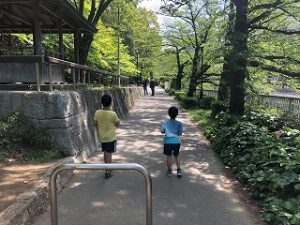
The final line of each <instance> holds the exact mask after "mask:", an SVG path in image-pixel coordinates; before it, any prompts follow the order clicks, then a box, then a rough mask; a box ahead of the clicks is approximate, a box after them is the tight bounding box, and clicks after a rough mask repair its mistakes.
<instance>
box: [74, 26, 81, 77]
mask: <svg viewBox="0 0 300 225" xmlns="http://www.w3.org/2000/svg"><path fill="white" fill-rule="evenodd" d="M79 45H80V33H79V30H75V31H74V61H75V63H77V64H79ZM79 72H80V71H79V70H78V69H76V72H75V73H76V77H77V79H78V82H80V73H79Z"/></svg>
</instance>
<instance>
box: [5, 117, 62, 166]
mask: <svg viewBox="0 0 300 225" xmlns="http://www.w3.org/2000/svg"><path fill="white" fill-rule="evenodd" d="M0 149H1V151H0V158H2V159H3V158H5V157H6V156H9V155H21V156H22V158H23V159H24V160H36V161H48V160H52V159H56V158H60V157H62V151H61V150H62V149H60V147H59V146H58V145H57V143H56V142H55V140H54V138H53V137H52V136H51V135H50V134H49V133H48V131H47V130H45V129H39V128H35V127H34V126H33V124H32V122H31V121H30V120H28V119H27V118H26V117H24V116H23V115H22V114H21V113H18V112H16V113H14V114H12V115H11V116H10V117H8V118H7V120H2V121H0Z"/></svg>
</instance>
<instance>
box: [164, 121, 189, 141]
mask: <svg viewBox="0 0 300 225" xmlns="http://www.w3.org/2000/svg"><path fill="white" fill-rule="evenodd" d="M160 131H161V132H162V133H164V134H165V137H164V144H180V143H181V140H180V137H179V136H180V135H182V132H183V125H182V122H180V121H178V120H165V121H164V122H163V123H162V126H161V129H160Z"/></svg>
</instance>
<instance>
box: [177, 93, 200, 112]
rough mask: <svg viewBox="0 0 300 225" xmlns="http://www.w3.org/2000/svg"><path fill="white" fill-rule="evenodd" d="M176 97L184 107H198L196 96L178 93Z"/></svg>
mask: <svg viewBox="0 0 300 225" xmlns="http://www.w3.org/2000/svg"><path fill="white" fill-rule="evenodd" d="M176 99H177V100H178V101H179V102H180V104H181V105H182V107H183V108H186V109H193V108H197V107H198V101H197V98H196V97H188V96H186V94H181V95H180V94H178V95H176Z"/></svg>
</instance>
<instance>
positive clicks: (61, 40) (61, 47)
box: [58, 19, 65, 59]
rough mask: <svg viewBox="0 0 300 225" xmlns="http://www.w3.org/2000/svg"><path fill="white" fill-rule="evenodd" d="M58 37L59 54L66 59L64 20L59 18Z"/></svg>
mask: <svg viewBox="0 0 300 225" xmlns="http://www.w3.org/2000/svg"><path fill="white" fill-rule="evenodd" d="M58 30H59V34H58V39H59V54H60V58H61V59H64V58H65V52H64V35H63V30H62V20H61V19H59V21H58Z"/></svg>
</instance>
